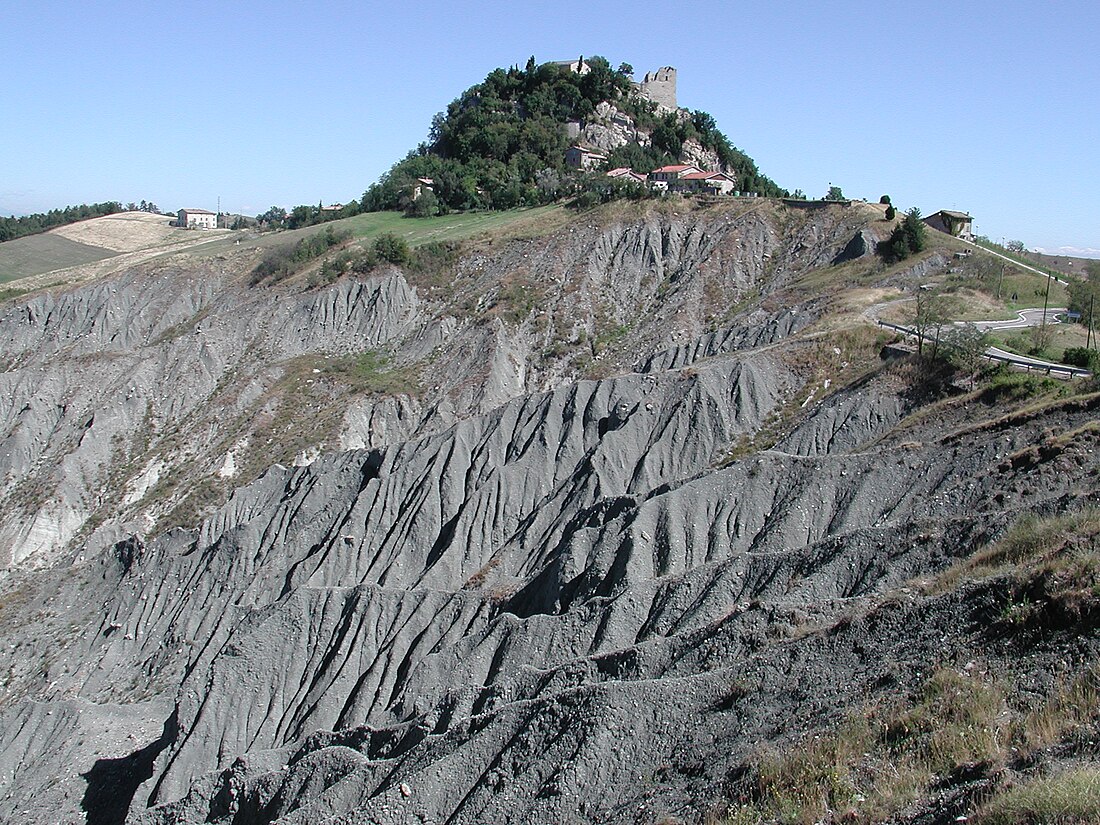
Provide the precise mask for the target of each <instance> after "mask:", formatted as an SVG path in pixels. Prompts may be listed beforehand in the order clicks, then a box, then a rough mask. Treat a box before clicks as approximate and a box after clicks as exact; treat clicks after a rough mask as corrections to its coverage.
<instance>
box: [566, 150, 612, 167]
mask: <svg viewBox="0 0 1100 825" xmlns="http://www.w3.org/2000/svg"><path fill="white" fill-rule="evenodd" d="M601 163H607V155H605V154H604V153H603V152H600V151H598V150H596V149H591V148H589V147H587V146H579V145H577V146H570V147H569V148H568V149H566V150H565V164H566V166H570V167H572V168H573V169H594V168H595V167H597V166H599V165H600V164H601Z"/></svg>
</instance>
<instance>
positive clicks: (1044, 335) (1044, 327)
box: [1039, 272, 1050, 347]
mask: <svg viewBox="0 0 1100 825" xmlns="http://www.w3.org/2000/svg"><path fill="white" fill-rule="evenodd" d="M1049 298H1050V273H1049V272H1048V273H1047V291H1046V292H1045V293H1043V321H1042V324H1041V329H1040V331H1039V340H1040V341H1042V346H1043V347H1046V345H1047V301H1048V299H1049Z"/></svg>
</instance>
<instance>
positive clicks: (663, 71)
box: [638, 66, 677, 109]
mask: <svg viewBox="0 0 1100 825" xmlns="http://www.w3.org/2000/svg"><path fill="white" fill-rule="evenodd" d="M638 91H639V92H641V93H642V94H643V95H644V96H645V97H648V98H649V99H650V100H652V101H653V102H654V103H657V104H659V105H661V106H667V107H668V108H669V109H675V108H677V107H676V70H675V69H674V68H672V67H671V66H662V67H661V68H659V69H658V70H657V71H655V72H646V75H645V77H644V78H642V82H641V83H640V84H638Z"/></svg>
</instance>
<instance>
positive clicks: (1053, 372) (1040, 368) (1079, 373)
mask: <svg viewBox="0 0 1100 825" xmlns="http://www.w3.org/2000/svg"><path fill="white" fill-rule="evenodd" d="M875 323H876V324H878V325H879V326H880V327H885V328H886V329H892V330H894V331H895V332H900V333H902V334H903V335H912V336H917V331H916V330H914V329H910V328H909V327H903V326H901V325H899V324H891V323H888V322H886V321H879V320H878V319H877V318H876V319H875ZM982 358H985V359H987V360H989V361H998V362H1000V363H1002V364H1010V365H1012V366H1014V367H1019V368H1022V369H1024V370H1026V371H1027V372H1032V371H1034V372H1041V373H1043V374H1045V375H1050V376H1052V377H1056V376H1059V375H1061V376H1064V377H1066V378H1091V377H1092V373H1091V372H1089V371H1088V370H1086V369H1081V368H1080V367H1071V366H1069V365H1068V364H1051V363H1034V362H1033V361H1032V360H1031V359H1027V358H1022V357H1020V358H1014V357H1013V356H1011V355H998V354H997V353H995V352H985V353H982Z"/></svg>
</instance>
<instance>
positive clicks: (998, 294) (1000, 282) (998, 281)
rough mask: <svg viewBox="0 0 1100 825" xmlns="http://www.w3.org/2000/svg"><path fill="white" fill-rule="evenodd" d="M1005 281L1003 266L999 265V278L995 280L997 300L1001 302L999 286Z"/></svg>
mask: <svg viewBox="0 0 1100 825" xmlns="http://www.w3.org/2000/svg"><path fill="white" fill-rule="evenodd" d="M1004 280H1005V265H1004V264H1001V277H1000V278H998V279H997V300H998V301H999V300H1001V284H1003V283H1004Z"/></svg>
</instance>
